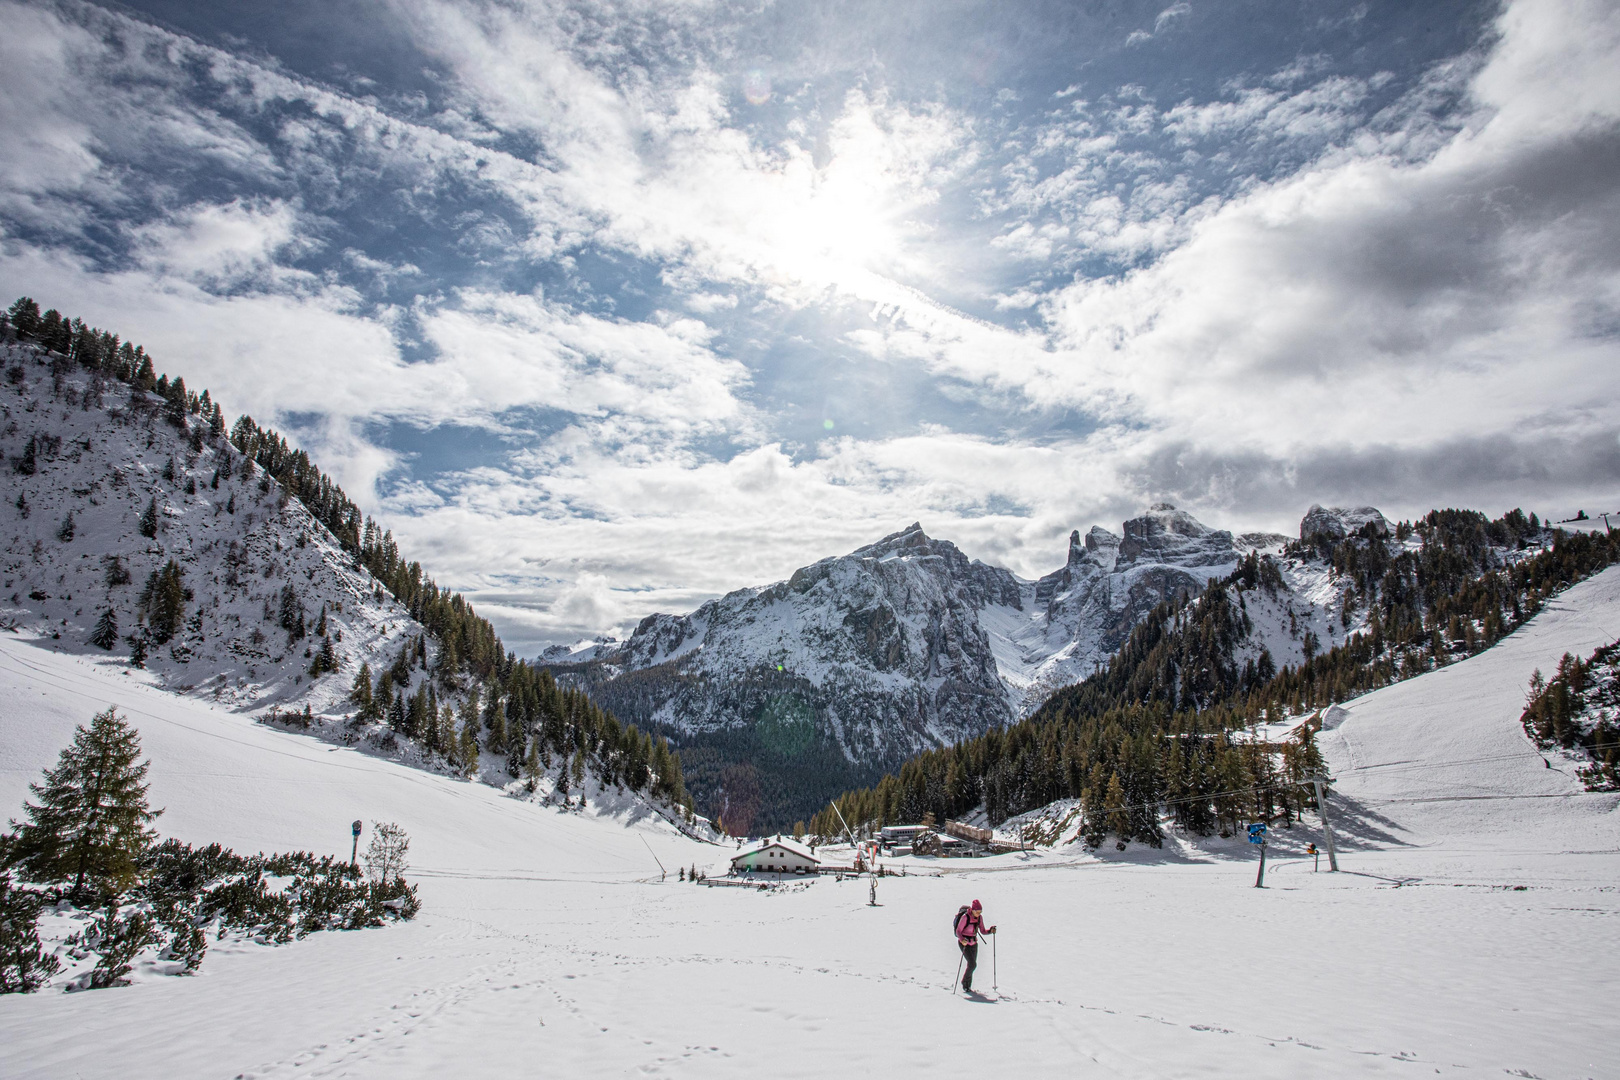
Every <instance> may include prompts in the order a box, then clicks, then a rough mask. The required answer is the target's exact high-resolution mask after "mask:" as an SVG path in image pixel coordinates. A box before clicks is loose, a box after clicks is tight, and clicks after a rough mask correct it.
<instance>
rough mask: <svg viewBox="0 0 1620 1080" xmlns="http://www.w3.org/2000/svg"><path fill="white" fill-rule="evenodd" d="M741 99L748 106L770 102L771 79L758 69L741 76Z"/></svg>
mask: <svg viewBox="0 0 1620 1080" xmlns="http://www.w3.org/2000/svg"><path fill="white" fill-rule="evenodd" d="M742 90H743V97H745V98H747V99H748V104H750V105H763V104H765V103H766V102H767V101H769V100H771V77H770V76H769V75H767V74H765V73H764V72H763V71H760V70H759V69H758V68H755V69H754V70H752V71H750V72H749V73H748V74H746V75H744V76H743V84H742Z"/></svg>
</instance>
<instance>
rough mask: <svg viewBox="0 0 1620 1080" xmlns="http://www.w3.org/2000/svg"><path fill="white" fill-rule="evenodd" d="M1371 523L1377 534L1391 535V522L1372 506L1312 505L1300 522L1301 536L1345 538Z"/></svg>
mask: <svg viewBox="0 0 1620 1080" xmlns="http://www.w3.org/2000/svg"><path fill="white" fill-rule="evenodd" d="M1369 525H1371V526H1372V529H1373V532H1374V533H1375V534H1376V535H1378V536H1388V535H1389V522H1388V521H1386V520H1385V519H1384V515H1383V514H1381V513H1379V512H1378V511H1377V510H1376V509H1375V508H1373V507H1371V506H1357V507H1353V508H1349V509H1346V508H1344V507H1340V506H1331V507H1329V506H1312V507H1311V508H1310V509H1309V510H1307V511H1306V512H1305V517H1304V518H1303V519H1302V520H1301V521H1300V523H1299V538H1300V539H1301V540H1309V539H1310V538H1311V537H1313V536H1317V535H1323V536H1327V537H1329V538H1331V539H1333V540H1343V539H1344V538H1345V537H1347V536H1354V535H1355V534H1357V533H1359V532H1361V531H1362V530H1364V529H1366V528H1367V526H1369Z"/></svg>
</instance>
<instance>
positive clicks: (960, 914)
mask: <svg viewBox="0 0 1620 1080" xmlns="http://www.w3.org/2000/svg"><path fill="white" fill-rule="evenodd" d="M972 914H973V909H972V908H971V907H969V906H968V905H966V904H963V905H962V906H961V907H959V908H957V909H956V918H954V919H952V920H951V933H952V934H954V935H956V940H958V941H961V940H962V920H963V919H966V918H970V917H972Z"/></svg>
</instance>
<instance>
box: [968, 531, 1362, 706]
mask: <svg viewBox="0 0 1620 1080" xmlns="http://www.w3.org/2000/svg"><path fill="white" fill-rule="evenodd" d="M1312 510H1313V512H1315V511H1320V510H1321V507H1313V508H1312ZM1324 513H1326V512H1325V511H1324ZM1374 513H1376V511H1374ZM1380 520H1382V518H1380ZM1122 531H1123V534H1124V535H1122V536H1116V535H1114V534H1113V533H1111V532H1109V531H1108V530H1107V529H1104V528H1101V527H1094V528H1093V529H1092V530H1091V531H1090V532H1089V533H1087V534H1086V536H1085V539H1084V540H1082V539H1081V537H1080V533H1079V532H1078V531H1076V532H1075V533H1073V534H1072V535H1071V536H1070V537H1069V558H1068V561H1067V562H1066V563H1065V564H1064V566H1063V567H1062V569H1060V570H1055V571H1053V572H1052V573H1050V574H1047V575H1046V576H1045V577H1043V578H1041V579H1040V580H1038V581H1034V582H1021V583H1020V601H1021V602H1020V603H1019V604H1017V605H1011V606H1009V605H1005V604H1002V605H997V606H995V607H992V608H991V609H989V610H987V611H986V612H985V614H984V620H985V622H986V624H987V625H988V626H989V627H991V632H992V634H993V637H994V639H995V640H996V642H997V645H998V648H997V649H996V658H997V661H998V662H999V664H1000V668H1001V674H1002V677H1003V679H1004V680H1005V682H1006V684H1007V688H1008V694H1009V698H1010V699H1011V700H1012V702H1013V705H1014V708H1015V709H1016V711H1017V712H1018V713H1019V714H1020V715H1027V714H1029V713H1031V712H1033V711H1034V710H1035V709H1037V708H1038V707H1039V706H1040V704H1041V702H1042V701H1044V700H1046V698H1047V696H1048V695H1050V694H1051V692H1052V691H1053V690H1055V689H1057V688H1058V687H1060V686H1066V685H1068V684H1069V683H1073V682H1078V681H1079V680H1081V679H1083V678H1085V677H1086V676H1087V675H1090V674H1091V673H1092V671H1093V670H1095V668H1096V667H1097V665H1099V664H1101V663H1103V662H1105V661H1106V660H1107V659H1108V657H1109V656H1111V655H1113V653H1114V651H1115V650H1116V649H1118V648H1119V646H1120V645H1121V643H1123V642H1124V640H1125V638H1126V637H1127V636H1129V634H1130V632H1131V629H1132V628H1133V627H1134V626H1136V624H1137V623H1139V622H1141V621H1142V619H1143V618H1145V617H1146V616H1147V614H1148V612H1150V611H1152V610H1153V608H1154V607H1155V606H1156V605H1158V604H1160V603H1162V602H1163V601H1165V600H1170V599H1173V598H1175V597H1176V596H1178V595H1180V594H1183V593H1192V594H1197V593H1199V592H1202V591H1203V589H1204V587H1205V586H1206V585H1207V584H1208V583H1209V581H1210V580H1211V579H1212V578H1220V577H1225V576H1226V575H1228V574H1230V573H1231V572H1232V571H1233V570H1234V569H1235V568H1236V567H1237V564H1238V563H1239V561H1241V560H1242V559H1243V558H1244V556H1246V555H1247V554H1248V553H1249V552H1251V551H1255V552H1261V553H1264V554H1268V555H1271V554H1276V553H1278V552H1280V551H1281V550H1282V547H1283V545H1284V544H1286V543H1287V542H1288V538H1287V537H1286V536H1280V535H1277V534H1274V533H1248V534H1245V535H1243V536H1240V537H1234V536H1233V535H1232V534H1231V533H1230V532H1227V531H1225V530H1221V529H1211V528H1209V527H1208V526H1206V525H1204V524H1202V523H1201V522H1199V521H1197V520H1196V519H1195V518H1193V516H1192V515H1191V514H1188V513H1187V512H1186V511H1184V510H1177V509H1176V508H1175V507H1174V506H1172V505H1170V504H1169V503H1156V504H1154V505H1153V506H1152V507H1150V508H1149V509H1148V511H1147V512H1146V513H1145V514H1142V515H1141V516H1140V517H1135V518H1132V519H1131V520H1130V521H1127V522H1125V524H1124V526H1123V530H1122Z"/></svg>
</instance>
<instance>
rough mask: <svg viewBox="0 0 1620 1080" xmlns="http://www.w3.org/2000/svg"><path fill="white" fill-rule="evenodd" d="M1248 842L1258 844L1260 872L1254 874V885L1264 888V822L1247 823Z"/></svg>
mask: <svg viewBox="0 0 1620 1080" xmlns="http://www.w3.org/2000/svg"><path fill="white" fill-rule="evenodd" d="M1249 843H1251V844H1259V845H1260V872H1259V873H1258V874H1256V875H1255V876H1254V887H1255V888H1257V889H1263V888H1265V882H1266V823H1265V822H1263V821H1256V822H1252V823H1251V824H1250V825H1249Z"/></svg>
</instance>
